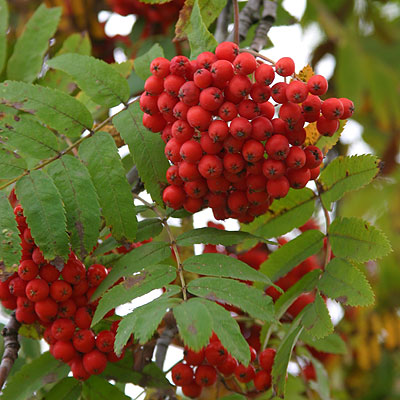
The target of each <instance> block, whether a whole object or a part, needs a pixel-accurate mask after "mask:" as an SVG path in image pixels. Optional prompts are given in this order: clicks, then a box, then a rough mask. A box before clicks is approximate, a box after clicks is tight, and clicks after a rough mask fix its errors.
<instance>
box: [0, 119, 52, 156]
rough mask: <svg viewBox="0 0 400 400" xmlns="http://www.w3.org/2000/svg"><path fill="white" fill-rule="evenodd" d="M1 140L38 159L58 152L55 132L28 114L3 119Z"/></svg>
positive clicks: (0, 125)
mask: <svg viewBox="0 0 400 400" xmlns="http://www.w3.org/2000/svg"><path fill="white" fill-rule="evenodd" d="M0 140H1V141H2V142H3V143H5V144H6V145H7V146H11V147H12V148H13V149H16V150H18V152H19V153H23V154H26V155H28V156H30V157H32V158H36V159H38V160H42V159H45V158H50V157H53V156H55V155H56V154H58V147H59V146H58V142H57V138H56V136H55V135H54V133H53V132H51V131H50V130H49V129H47V128H46V127H44V126H43V125H42V124H40V123H39V122H38V121H35V119H33V118H31V117H29V116H28V115H26V114H22V115H20V116H18V117H17V116H14V117H11V116H9V117H8V116H7V117H6V118H3V119H1V120H0Z"/></svg>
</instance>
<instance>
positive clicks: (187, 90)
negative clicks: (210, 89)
mask: <svg viewBox="0 0 400 400" xmlns="http://www.w3.org/2000/svg"><path fill="white" fill-rule="evenodd" d="M203 92H204V91H202V92H201V93H203ZM199 96H200V89H199V88H198V87H197V86H196V85H195V83H194V82H193V81H188V82H185V83H184V84H183V85H182V86H181V87H180V89H179V94H178V97H179V99H180V100H181V101H182V102H183V103H185V104H186V105H187V106H195V105H197V104H198V102H199Z"/></svg>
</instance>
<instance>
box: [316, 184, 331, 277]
mask: <svg viewBox="0 0 400 400" xmlns="http://www.w3.org/2000/svg"><path fill="white" fill-rule="evenodd" d="M316 184H317V190H318V197H319V200H320V203H321V207H322V210H323V212H324V217H325V227H326V236H325V237H326V250H325V251H326V253H325V261H324V268H323V269H324V270H325V268H326V266H327V265H328V263H329V261H330V260H331V243H330V241H329V236H328V231H329V226H330V224H331V218H330V216H329V212H328V210H327V209H326V207H325V206H324V203H323V202H322V199H321V191H322V188H321V185H320V184H318V182H317V181H316Z"/></svg>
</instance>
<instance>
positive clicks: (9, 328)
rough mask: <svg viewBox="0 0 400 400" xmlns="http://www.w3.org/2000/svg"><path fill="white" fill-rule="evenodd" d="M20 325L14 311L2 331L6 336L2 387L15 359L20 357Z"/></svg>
mask: <svg viewBox="0 0 400 400" xmlns="http://www.w3.org/2000/svg"><path fill="white" fill-rule="evenodd" d="M20 326H21V324H20V323H19V322H18V321H17V319H16V318H15V312H13V313H12V314H11V316H10V319H9V320H8V322H7V325H6V326H5V327H4V328H3V330H2V332H1V334H2V336H3V337H4V353H3V357H2V359H1V364H0V389H1V388H2V387H3V385H4V382H5V381H6V380H7V377H8V375H9V374H10V372H11V368H12V366H13V365H14V362H15V360H16V359H17V358H18V350H19V348H20V344H19V341H18V330H19V328H20Z"/></svg>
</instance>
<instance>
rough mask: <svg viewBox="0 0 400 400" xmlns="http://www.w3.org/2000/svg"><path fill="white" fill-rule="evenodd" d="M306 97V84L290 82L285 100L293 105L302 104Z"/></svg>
mask: <svg viewBox="0 0 400 400" xmlns="http://www.w3.org/2000/svg"><path fill="white" fill-rule="evenodd" d="M307 95H308V88H307V84H305V83H304V82H302V81H292V82H290V83H289V85H288V86H287V88H286V98H287V99H288V100H289V101H292V102H293V103H302V102H303V101H304V100H305V99H306V98H307Z"/></svg>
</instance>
